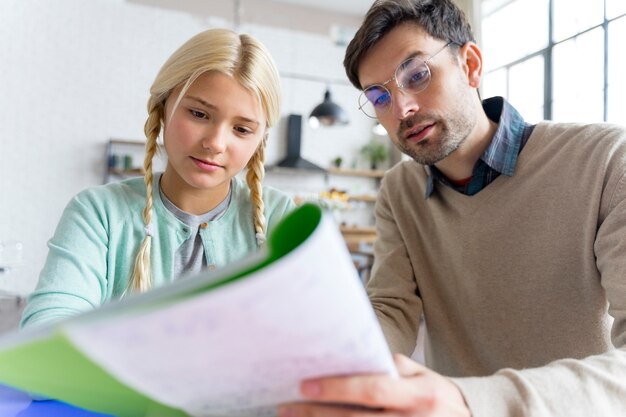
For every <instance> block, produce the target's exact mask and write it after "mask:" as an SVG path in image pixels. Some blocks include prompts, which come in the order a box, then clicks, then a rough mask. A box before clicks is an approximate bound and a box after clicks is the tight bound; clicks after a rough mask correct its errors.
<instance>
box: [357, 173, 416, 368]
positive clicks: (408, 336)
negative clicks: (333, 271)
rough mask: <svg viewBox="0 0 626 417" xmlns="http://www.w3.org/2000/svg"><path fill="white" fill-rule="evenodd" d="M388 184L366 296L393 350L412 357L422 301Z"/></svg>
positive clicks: (380, 206) (378, 218)
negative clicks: (391, 202)
mask: <svg viewBox="0 0 626 417" xmlns="http://www.w3.org/2000/svg"><path fill="white" fill-rule="evenodd" d="M386 184H387V183H386V181H384V180H383V183H382V185H381V189H380V191H379V194H378V199H377V202H376V207H375V215H376V233H377V236H376V242H375V243H374V265H373V267H372V274H371V277H370V279H369V281H368V283H367V293H368V296H369V298H370V301H371V303H372V306H373V307H374V311H375V312H376V316H377V317H378V320H379V322H380V325H381V327H382V329H383V333H384V334H385V337H386V339H387V343H388V344H389V347H390V349H391V351H392V352H398V353H403V354H405V355H407V356H410V355H411V354H412V353H413V350H414V349H415V344H416V340H417V332H418V328H419V320H420V315H421V313H422V301H421V299H420V298H419V296H418V295H417V292H418V290H417V284H416V281H415V277H414V273H413V268H412V266H411V262H410V259H409V256H408V254H407V249H406V243H405V241H404V239H403V234H402V233H401V231H400V230H399V228H398V225H397V224H396V222H395V220H394V214H393V213H392V209H391V206H390V204H389V189H388V186H387V185H386Z"/></svg>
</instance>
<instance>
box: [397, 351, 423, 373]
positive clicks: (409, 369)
mask: <svg viewBox="0 0 626 417" xmlns="http://www.w3.org/2000/svg"><path fill="white" fill-rule="evenodd" d="M393 361H394V362H395V364H396V368H397V369H398V373H399V374H400V376H405V377H406V376H414V375H420V374H425V373H428V372H429V371H430V370H429V369H428V368H426V367H425V366H423V365H420V364H419V363H417V362H415V361H414V360H412V359H411V358H409V357H407V356H404V355H402V354H400V353H394V355H393Z"/></svg>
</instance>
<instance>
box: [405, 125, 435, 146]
mask: <svg viewBox="0 0 626 417" xmlns="http://www.w3.org/2000/svg"><path fill="white" fill-rule="evenodd" d="M434 127H435V124H434V123H431V124H425V125H421V126H415V127H413V128H411V129H410V130H409V131H408V132H406V133H405V134H404V140H406V141H409V142H413V143H420V142H421V141H423V140H424V139H426V136H428V134H429V133H430V132H431V131H432V130H433V128H434Z"/></svg>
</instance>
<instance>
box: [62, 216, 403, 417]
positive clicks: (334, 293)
mask: <svg viewBox="0 0 626 417" xmlns="http://www.w3.org/2000/svg"><path fill="white" fill-rule="evenodd" d="M67 330H68V332H67V333H68V336H69V337H70V339H71V340H72V342H73V343H75V344H76V345H77V346H78V347H79V348H80V349H81V350H83V351H84V352H85V353H86V354H87V356H89V357H90V358H92V359H93V360H94V362H96V363H98V364H100V365H101V366H103V367H104V368H105V369H107V370H108V372H110V373H111V374H112V375H114V376H116V377H117V378H118V379H120V380H121V381H122V382H124V383H126V384H128V385H129V386H131V387H133V388H135V389H137V390H138V391H141V392H143V393H145V394H146V395H148V396H150V397H152V398H154V399H156V400H157V401H160V402H162V403H164V404H167V405H170V406H173V407H177V408H181V409H183V410H185V411H186V412H188V413H189V414H191V415H194V416H215V415H220V416H227V415H237V416H242V415H250V416H265V415H274V414H275V407H274V406H275V405H276V404H279V403H284V402H291V401H295V400H298V399H300V395H299V393H298V387H299V383H300V381H301V380H303V379H306V378H311V377H316V376H324V375H342V374H353V373H375V372H386V373H390V374H394V373H395V367H394V365H393V361H392V358H391V355H390V353H389V351H388V348H387V345H386V343H385V341H384V337H383V335H382V332H381V330H380V327H379V326H378V323H377V321H376V318H375V316H374V313H373V311H372V308H371V306H370V303H369V300H368V299H367V296H366V294H365V292H364V289H363V287H362V284H361V282H360V281H359V278H358V275H357V273H356V270H355V269H354V266H353V265H352V262H351V259H350V256H349V254H348V252H347V250H346V248H345V244H344V242H343V240H342V239H341V236H340V235H339V233H338V231H337V230H336V226H335V225H334V224H333V223H332V222H331V221H330V220H328V219H327V218H324V219H323V220H322V223H321V225H320V227H318V229H317V230H316V231H315V232H314V234H313V235H312V236H311V237H310V238H309V239H308V240H307V241H306V242H305V243H304V244H303V245H301V246H300V247H298V248H297V249H296V250H295V251H293V252H292V253H290V254H288V255H287V256H286V257H284V258H282V259H281V260H279V261H278V262H275V263H273V264H271V265H270V266H268V267H266V268H264V269H262V270H260V271H258V272H256V273H254V274H253V275H251V276H249V277H246V278H243V279H241V280H238V281H236V282H233V283H231V284H228V285H225V286H223V287H220V288H218V289H215V290H213V291H209V292H206V293H203V294H201V295H199V296H196V297H194V298H191V299H187V300H185V301H184V302H182V303H178V304H176V305H172V306H169V307H167V308H164V309H161V310H159V311H155V312H150V313H147V314H144V315H140V316H132V317H129V318H124V319H123V321H121V320H114V321H110V322H106V321H104V322H96V323H86V324H83V325H80V326H76V327H73V328H69V329H67ZM244 410H245V411H244Z"/></svg>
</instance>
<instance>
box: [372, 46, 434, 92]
mask: <svg viewBox="0 0 626 417" xmlns="http://www.w3.org/2000/svg"><path fill="white" fill-rule="evenodd" d="M427 56H428V54H427V53H426V52H424V51H413V52H411V53H409V54H408V55H406V56H405V57H404V58H403V59H402V61H400V63H399V64H398V67H399V66H400V65H402V63H404V62H406V61H408V60H409V59H411V58H415V57H419V58H422V59H425V57H427ZM398 67H396V69H397V68H398ZM395 75H396V74H395V73H393V74H391V76H390V77H389V79H387V80H385V81H382V82H379V83H372V84H369V85H366V86H363V90H366V89H368V88H370V87H374V86H377V85H383V84H384V83H386V82H387V81H389V80H391V78H393V77H394V76H395Z"/></svg>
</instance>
